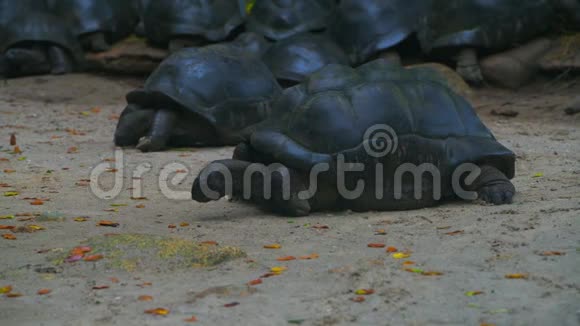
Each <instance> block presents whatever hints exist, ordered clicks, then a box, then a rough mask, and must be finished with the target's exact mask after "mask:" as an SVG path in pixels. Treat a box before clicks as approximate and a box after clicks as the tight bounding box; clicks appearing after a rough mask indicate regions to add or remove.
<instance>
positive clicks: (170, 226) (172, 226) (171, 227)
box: [167, 224, 177, 229]
mask: <svg viewBox="0 0 580 326" xmlns="http://www.w3.org/2000/svg"><path fill="white" fill-rule="evenodd" d="M167 227H168V228H170V229H175V228H176V227H177V226H175V224H169V225H168V226H167Z"/></svg>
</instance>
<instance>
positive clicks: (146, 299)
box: [137, 295, 153, 301]
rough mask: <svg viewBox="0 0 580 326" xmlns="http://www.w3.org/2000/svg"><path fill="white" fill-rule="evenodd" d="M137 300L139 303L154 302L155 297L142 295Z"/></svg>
mask: <svg viewBox="0 0 580 326" xmlns="http://www.w3.org/2000/svg"><path fill="white" fill-rule="evenodd" d="M137 300H139V301H153V297H152V296H150V295H140V296H139V297H138V298H137Z"/></svg>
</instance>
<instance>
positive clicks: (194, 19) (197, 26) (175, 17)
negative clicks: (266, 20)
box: [144, 0, 243, 44]
mask: <svg viewBox="0 0 580 326" xmlns="http://www.w3.org/2000/svg"><path fill="white" fill-rule="evenodd" d="M144 23H145V34H146V36H147V38H148V39H149V40H150V41H152V42H153V43H155V44H167V42H168V41H169V40H170V39H171V38H172V37H173V36H176V35H182V36H199V37H202V38H205V39H207V40H209V41H212V42H217V41H222V40H224V39H226V38H227V37H228V36H229V35H230V33H231V32H232V31H233V30H234V29H236V28H237V27H239V26H240V25H242V24H243V18H242V13H241V12H240V7H239V3H238V2H236V1H233V0H163V1H151V2H150V3H149V6H147V9H146V10H145V17H144Z"/></svg>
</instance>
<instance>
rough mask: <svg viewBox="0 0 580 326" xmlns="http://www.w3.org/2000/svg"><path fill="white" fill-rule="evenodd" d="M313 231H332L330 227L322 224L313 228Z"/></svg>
mask: <svg viewBox="0 0 580 326" xmlns="http://www.w3.org/2000/svg"><path fill="white" fill-rule="evenodd" d="M312 228H313V229H318V230H328V229H330V227H329V226H328V225H320V224H316V225H313V226H312Z"/></svg>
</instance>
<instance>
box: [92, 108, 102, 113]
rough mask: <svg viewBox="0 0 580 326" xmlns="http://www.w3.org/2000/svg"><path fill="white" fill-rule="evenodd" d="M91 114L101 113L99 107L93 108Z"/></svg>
mask: <svg viewBox="0 0 580 326" xmlns="http://www.w3.org/2000/svg"><path fill="white" fill-rule="evenodd" d="M90 111H91V112H92V113H100V112H101V108H99V107H94V108H92V109H91V110H90Z"/></svg>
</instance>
